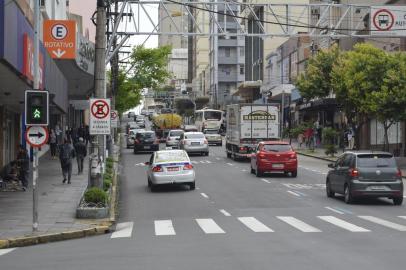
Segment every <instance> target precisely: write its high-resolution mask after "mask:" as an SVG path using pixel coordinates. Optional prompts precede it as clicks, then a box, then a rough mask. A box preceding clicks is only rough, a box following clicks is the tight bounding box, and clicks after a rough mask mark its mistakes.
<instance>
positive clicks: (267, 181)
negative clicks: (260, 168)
mask: <svg viewBox="0 0 406 270" xmlns="http://www.w3.org/2000/svg"><path fill="white" fill-rule="evenodd" d="M261 180H262V181H264V182H265V183H268V184H270V183H271V181H269V180H266V179H264V178H261Z"/></svg>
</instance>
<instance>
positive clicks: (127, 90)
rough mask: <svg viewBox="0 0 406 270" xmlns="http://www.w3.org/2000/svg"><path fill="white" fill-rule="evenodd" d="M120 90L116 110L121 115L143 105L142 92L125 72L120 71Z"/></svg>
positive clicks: (117, 95)
mask: <svg viewBox="0 0 406 270" xmlns="http://www.w3.org/2000/svg"><path fill="white" fill-rule="evenodd" d="M117 84H118V90H117V93H116V109H117V110H118V112H119V113H120V114H122V113H123V112H125V111H127V110H129V109H131V108H134V107H136V106H137V105H139V104H140V103H141V90H142V88H140V86H139V85H137V84H135V82H134V80H132V79H131V78H129V77H128V75H127V74H126V73H125V71H124V70H119V71H118V83H117Z"/></svg>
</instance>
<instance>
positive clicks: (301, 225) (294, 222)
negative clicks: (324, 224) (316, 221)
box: [277, 217, 321, 232]
mask: <svg viewBox="0 0 406 270" xmlns="http://www.w3.org/2000/svg"><path fill="white" fill-rule="evenodd" d="M277 218H279V219H280V220H282V221H283V222H286V223H287V224H289V225H290V226H292V227H295V228H296V229H298V230H300V231H302V232H321V231H320V230H319V229H317V228H315V227H313V226H310V225H309V224H307V223H305V222H303V221H301V220H299V219H297V218H294V217H277Z"/></svg>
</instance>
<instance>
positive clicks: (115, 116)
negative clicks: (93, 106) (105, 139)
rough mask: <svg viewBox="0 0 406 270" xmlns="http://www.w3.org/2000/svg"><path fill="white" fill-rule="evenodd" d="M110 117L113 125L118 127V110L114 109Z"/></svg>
mask: <svg viewBox="0 0 406 270" xmlns="http://www.w3.org/2000/svg"><path fill="white" fill-rule="evenodd" d="M110 119H111V127H112V128H118V111H116V110H112V111H111V115H110Z"/></svg>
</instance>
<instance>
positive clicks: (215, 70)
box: [209, 4, 245, 108]
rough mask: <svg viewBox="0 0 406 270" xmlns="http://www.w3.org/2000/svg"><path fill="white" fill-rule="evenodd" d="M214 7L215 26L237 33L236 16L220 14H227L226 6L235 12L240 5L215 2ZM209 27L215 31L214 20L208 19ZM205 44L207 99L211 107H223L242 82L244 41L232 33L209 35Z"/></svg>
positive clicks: (216, 30) (238, 30)
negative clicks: (208, 82) (208, 98)
mask: <svg viewBox="0 0 406 270" xmlns="http://www.w3.org/2000/svg"><path fill="white" fill-rule="evenodd" d="M216 8H217V11H218V12H219V13H216V14H214V16H216V17H217V21H218V23H219V26H220V27H221V28H222V29H226V31H227V32H228V33H237V34H238V33H240V32H241V30H240V28H239V27H240V26H239V25H240V24H239V23H238V22H237V21H236V18H233V17H231V16H226V15H223V14H220V13H227V14H229V15H231V11H230V9H232V10H233V12H234V14H236V15H239V14H240V6H239V5H235V4H234V5H233V4H229V9H226V7H225V6H223V5H217V6H216ZM210 29H211V32H212V33H218V31H219V29H218V26H217V25H216V24H215V23H214V22H211V24H210ZM209 45H210V50H209V59H210V93H211V97H212V98H211V102H212V104H213V105H214V107H217V108H224V106H225V105H226V104H227V103H230V102H231V101H232V96H233V94H234V93H235V92H236V91H237V87H238V85H239V84H240V83H241V82H243V81H244V76H245V58H244V46H245V40H244V38H243V37H241V36H236V35H233V36H226V35H219V36H218V35H211V36H210V38H209Z"/></svg>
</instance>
